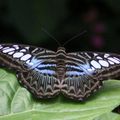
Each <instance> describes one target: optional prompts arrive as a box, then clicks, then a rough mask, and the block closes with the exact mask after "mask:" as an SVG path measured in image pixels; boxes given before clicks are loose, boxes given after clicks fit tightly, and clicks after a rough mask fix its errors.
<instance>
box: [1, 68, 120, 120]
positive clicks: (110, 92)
mask: <svg viewBox="0 0 120 120" xmlns="http://www.w3.org/2000/svg"><path fill="white" fill-rule="evenodd" d="M119 104H120V81H117V80H110V81H106V82H105V83H104V87H103V88H102V89H101V90H99V91H98V92H97V93H95V94H94V95H92V96H91V97H90V98H89V99H87V100H86V101H85V102H73V101H71V100H68V99H66V98H63V97H62V96H61V95H60V96H59V97H58V98H55V99H53V100H36V99H35V98H33V97H32V96H31V94H30V93H29V92H28V91H27V90H26V89H25V88H23V87H21V86H20V85H19V83H18V81H17V79H16V77H15V75H14V74H12V73H9V72H7V71H5V70H2V69H1V70H0V120H47V119H48V120H61V119H62V120H93V119H95V118H97V117H98V118H99V116H101V115H103V114H106V113H109V112H111V111H112V110H113V109H114V108H115V107H117V106H118V105H119ZM98 120H99V119H98ZM100 120H102V119H100Z"/></svg>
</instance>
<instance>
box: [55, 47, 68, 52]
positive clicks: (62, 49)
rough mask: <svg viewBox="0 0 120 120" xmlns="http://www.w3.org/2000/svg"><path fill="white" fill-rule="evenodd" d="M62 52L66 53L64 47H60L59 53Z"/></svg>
mask: <svg viewBox="0 0 120 120" xmlns="http://www.w3.org/2000/svg"><path fill="white" fill-rule="evenodd" d="M60 51H63V52H65V51H66V50H65V48H64V47H58V49H57V52H60Z"/></svg>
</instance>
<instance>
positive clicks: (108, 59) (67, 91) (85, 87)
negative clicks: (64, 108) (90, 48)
mask: <svg viewBox="0 0 120 120" xmlns="http://www.w3.org/2000/svg"><path fill="white" fill-rule="evenodd" d="M119 76H120V55H117V54H109V53H100V52H98V53H94V52H78V53H68V55H67V59H66V75H65V80H64V81H63V87H62V92H63V94H64V95H65V96H67V97H69V98H71V99H76V100H83V99H85V98H86V97H88V96H90V95H91V93H92V92H95V91H97V90H98V89H99V88H100V87H101V86H102V81H103V80H107V79H112V78H116V77H119Z"/></svg>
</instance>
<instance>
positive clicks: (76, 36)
mask: <svg viewBox="0 0 120 120" xmlns="http://www.w3.org/2000/svg"><path fill="white" fill-rule="evenodd" d="M86 32H87V31H83V32H82V33H79V34H77V35H75V36H73V37H72V38H71V39H69V40H67V41H66V42H65V43H64V44H63V45H62V46H65V45H66V44H68V43H69V42H70V41H72V40H74V39H75V38H78V37H79V36H81V35H83V34H85V33H86Z"/></svg>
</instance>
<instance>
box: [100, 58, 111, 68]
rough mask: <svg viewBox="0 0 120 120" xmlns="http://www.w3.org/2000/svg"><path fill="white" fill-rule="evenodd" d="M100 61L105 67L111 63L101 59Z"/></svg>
mask: <svg viewBox="0 0 120 120" xmlns="http://www.w3.org/2000/svg"><path fill="white" fill-rule="evenodd" d="M99 63H100V64H101V65H102V66H103V67H109V63H108V62H107V61H105V60H99Z"/></svg>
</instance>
